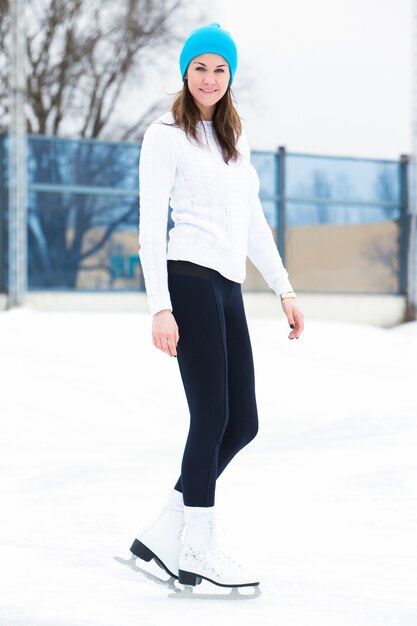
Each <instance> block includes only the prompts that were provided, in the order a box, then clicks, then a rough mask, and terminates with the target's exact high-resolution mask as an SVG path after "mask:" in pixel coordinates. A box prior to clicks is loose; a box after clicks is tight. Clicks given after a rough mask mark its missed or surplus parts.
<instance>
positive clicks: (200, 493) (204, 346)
mask: <svg viewBox="0 0 417 626" xmlns="http://www.w3.org/2000/svg"><path fill="white" fill-rule="evenodd" d="M167 265H168V287H169V292H170V296H171V302H172V314H173V315H174V317H175V320H176V322H177V324H178V331H179V336H180V338H179V342H178V345H177V357H178V365H179V368H180V373H181V378H182V381H183V384H184V390H185V394H186V397H187V402H188V407H189V410H190V430H189V433H188V437H187V442H186V445H185V449H184V455H183V459H182V464H181V476H180V478H179V479H178V482H177V484H176V485H175V489H176V490H177V491H182V493H183V497H184V504H185V505H186V506H203V507H208V506H213V505H214V495H215V486H216V479H217V477H218V476H220V474H221V473H222V472H223V470H224V469H225V467H226V466H227V465H228V463H230V461H231V460H232V458H233V457H234V456H235V454H236V453H237V452H239V450H241V449H242V448H243V447H244V446H246V444H248V443H249V442H250V441H251V440H252V439H253V438H254V437H255V436H256V434H257V432H258V413H257V406H256V398H255V374H254V367H253V356H252V347H251V342H250V337H249V331H248V326H247V322H246V316H245V310H244V305H243V299H242V291H241V285H240V283H237V282H233V281H231V280H229V279H227V278H225V277H224V276H223V275H222V274H220V273H219V272H217V271H216V270H214V269H211V268H208V267H203V266H201V265H197V264H195V263H191V262H190V261H174V260H168V264H167Z"/></svg>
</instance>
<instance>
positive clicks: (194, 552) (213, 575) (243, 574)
mask: <svg viewBox="0 0 417 626" xmlns="http://www.w3.org/2000/svg"><path fill="white" fill-rule="evenodd" d="M219 538H220V535H219V528H218V521H213V520H209V521H208V522H206V523H205V524H201V525H198V526H194V525H193V526H186V527H185V536H184V545H183V547H182V550H181V554H180V557H179V564H178V571H179V576H178V582H180V583H182V584H184V585H191V586H195V585H198V584H199V583H201V580H202V579H203V578H204V579H205V580H208V581H210V582H212V583H214V584H215V585H219V586H220V587H249V586H255V585H259V578H258V576H257V575H256V573H254V572H252V571H251V570H250V569H248V568H247V567H245V566H243V565H241V564H240V563H237V562H236V561H235V560H233V559H232V558H231V557H230V556H228V555H227V554H226V553H225V552H224V551H223V550H222V548H221V546H220V542H219Z"/></svg>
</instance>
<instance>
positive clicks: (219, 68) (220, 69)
mask: <svg viewBox="0 0 417 626" xmlns="http://www.w3.org/2000/svg"><path fill="white" fill-rule="evenodd" d="M196 69H197V70H204V69H206V68H205V67H201V65H200V67H197V68H196ZM216 72H222V73H223V72H224V69H222V68H221V67H218V68H217V70H216Z"/></svg>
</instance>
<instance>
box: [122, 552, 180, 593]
mask: <svg viewBox="0 0 417 626" xmlns="http://www.w3.org/2000/svg"><path fill="white" fill-rule="evenodd" d="M136 558H137V557H136V555H134V554H132V555H131V557H130V559H123V558H122V557H121V556H114V557H113V559H114V560H115V561H117V563H121V564H122V565H126V567H129V569H131V570H133V571H134V572H137V573H139V574H143V576H144V577H145V578H147V579H148V580H151V581H152V582H154V583H156V584H158V585H161V587H167V588H168V589H170V590H172V591H175V592H176V593H178V592H179V591H181V590H180V589H179V588H178V587H176V586H175V581H176V580H177V579H176V578H175V577H174V576H170V578H169V579H168V580H163V579H162V578H159V577H158V576H155V575H154V574H151V572H147V571H146V570H145V569H142V568H141V567H138V565H137V564H136Z"/></svg>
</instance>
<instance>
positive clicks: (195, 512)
mask: <svg viewBox="0 0 417 626" xmlns="http://www.w3.org/2000/svg"><path fill="white" fill-rule="evenodd" d="M210 520H212V521H214V520H215V513H214V506H184V521H185V523H186V524H187V526H201V525H203V524H207V523H208V522H209V521H210Z"/></svg>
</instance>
